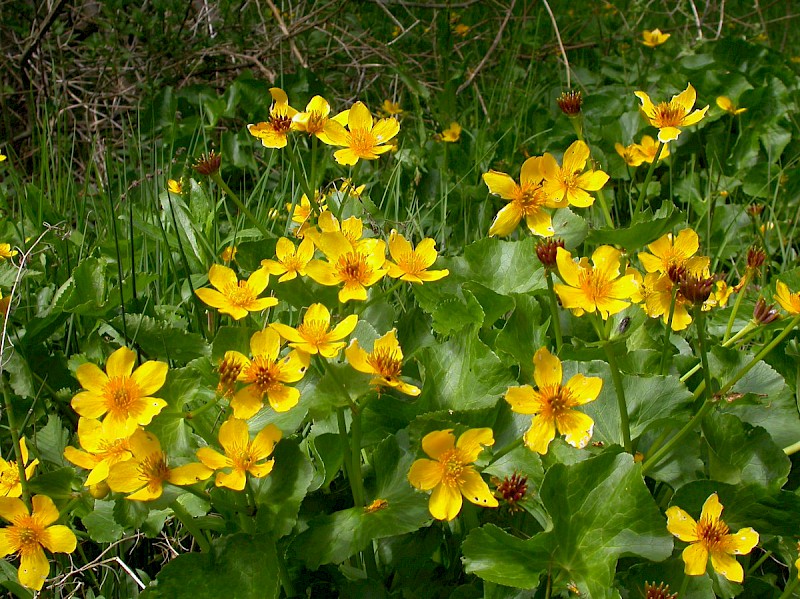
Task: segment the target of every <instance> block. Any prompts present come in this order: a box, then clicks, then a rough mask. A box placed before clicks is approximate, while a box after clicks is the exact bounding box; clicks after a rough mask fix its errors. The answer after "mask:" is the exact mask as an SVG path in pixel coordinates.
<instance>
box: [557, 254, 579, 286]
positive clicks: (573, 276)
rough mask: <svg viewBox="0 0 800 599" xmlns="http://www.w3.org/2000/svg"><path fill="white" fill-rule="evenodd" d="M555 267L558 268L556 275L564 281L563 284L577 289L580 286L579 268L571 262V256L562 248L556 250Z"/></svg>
mask: <svg viewBox="0 0 800 599" xmlns="http://www.w3.org/2000/svg"><path fill="white" fill-rule="evenodd" d="M556 265H557V266H558V274H560V275H561V278H562V279H564V282H565V283H566V284H567V285H569V286H570V287H578V286H579V285H580V281H579V279H580V273H581V269H580V267H579V266H578V265H577V264H576V263H575V261H573V259H572V254H570V253H569V252H568V251H567V250H565V249H564V248H557V249H556Z"/></svg>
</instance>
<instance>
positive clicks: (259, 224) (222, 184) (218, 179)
mask: <svg viewBox="0 0 800 599" xmlns="http://www.w3.org/2000/svg"><path fill="white" fill-rule="evenodd" d="M211 180H212V181H214V183H216V184H217V185H218V186H219V188H220V189H221V190H222V191H224V192H225V193H226V194H227V196H228V197H229V198H230V199H232V200H233V203H234V204H236V207H237V208H238V209H239V211H240V212H241V213H242V214H244V215H245V216H246V217H247V219H248V220H249V221H251V222H252V223H253V224H254V225H255V227H256V229H258V230H259V231H260V232H261V234H262V235H263V236H264V239H271V238H272V237H274V235H272V233H270V232H269V230H268V229H267V227H265V226H264V224H263V223H262V222H261V221H259V220H258V219H257V218H256V217H255V215H254V214H253V213H252V212H250V209H249V208H248V207H247V206H245V205H244V202H242V200H240V199H239V196H237V195H236V194H235V193H233V190H232V189H231V188H230V187H228V184H227V183H225V181H223V180H222V177H220V175H219V172H216V173H214V174H213V175H211Z"/></svg>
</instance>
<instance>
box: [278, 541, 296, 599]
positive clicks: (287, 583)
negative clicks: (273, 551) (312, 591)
mask: <svg viewBox="0 0 800 599" xmlns="http://www.w3.org/2000/svg"><path fill="white" fill-rule="evenodd" d="M277 554H278V576H279V577H280V579H281V585H282V586H283V592H284V593H286V596H287V597H294V596H295V592H294V585H293V584H292V579H291V577H290V576H289V569H288V568H287V567H286V558H285V557H284V555H283V553H282V552H281V551H280V550H278V551H277Z"/></svg>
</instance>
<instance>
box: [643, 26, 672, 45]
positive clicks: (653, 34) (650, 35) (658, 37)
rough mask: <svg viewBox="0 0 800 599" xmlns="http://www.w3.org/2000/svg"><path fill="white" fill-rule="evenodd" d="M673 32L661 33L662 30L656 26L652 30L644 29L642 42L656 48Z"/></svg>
mask: <svg viewBox="0 0 800 599" xmlns="http://www.w3.org/2000/svg"><path fill="white" fill-rule="evenodd" d="M670 35H671V34H669V33H661V30H660V29H658V28H656V29H653V30H652V31H648V30H646V29H645V30H644V31H642V44H644V45H645V46H647V47H649V48H655V47H656V46H660V45H661V44H663V43H664V42H666V41H667V40H668V39H669V37H670Z"/></svg>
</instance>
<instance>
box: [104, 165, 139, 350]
mask: <svg viewBox="0 0 800 599" xmlns="http://www.w3.org/2000/svg"><path fill="white" fill-rule="evenodd" d="M108 162H109V163H110V161H108ZM94 168H95V172H96V173H97V178H98V182H99V183H100V184H101V185H102V186H103V187H104V188H105V195H106V197H107V198H108V216H109V219H110V220H111V230H112V232H113V234H114V249H115V250H116V254H117V276H118V277H119V307H120V310H121V311H122V336H123V337H125V343H128V339H129V337H128V331H127V326H126V311H125V290H124V285H123V284H122V283H123V282H124V281H125V277H124V276H123V274H122V252H121V251H120V249H119V232H118V231H117V217H116V215H115V214H114V200H113V199H112V198H111V189H110V188H109V186H108V181H107V180H106V182H105V184H104V183H103V182H102V180H101V179H100V170H99V168H98V166H97V163H96V162H95V163H94ZM106 176H108V173H106ZM131 251H133V249H132V248H131ZM135 276H136V275H135V273H134V272H133V264H131V278H135Z"/></svg>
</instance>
